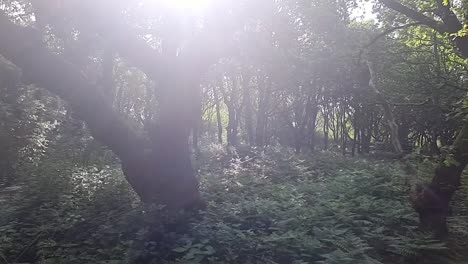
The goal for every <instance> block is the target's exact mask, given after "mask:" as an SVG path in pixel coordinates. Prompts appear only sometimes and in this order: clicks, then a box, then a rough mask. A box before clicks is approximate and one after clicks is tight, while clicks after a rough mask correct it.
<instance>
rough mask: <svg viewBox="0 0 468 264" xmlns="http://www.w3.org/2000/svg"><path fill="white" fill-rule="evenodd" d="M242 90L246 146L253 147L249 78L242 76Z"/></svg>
mask: <svg viewBox="0 0 468 264" xmlns="http://www.w3.org/2000/svg"><path fill="white" fill-rule="evenodd" d="M242 86H243V87H242V88H243V92H244V94H243V100H244V103H243V105H244V117H245V129H246V132H247V141H248V144H249V145H251V146H253V145H254V142H255V141H254V129H253V109H252V98H251V93H250V86H249V78H247V77H246V75H245V74H244V75H243V76H242Z"/></svg>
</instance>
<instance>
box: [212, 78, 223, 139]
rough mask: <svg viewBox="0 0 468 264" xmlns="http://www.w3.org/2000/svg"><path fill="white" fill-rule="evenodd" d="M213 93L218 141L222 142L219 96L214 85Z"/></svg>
mask: <svg viewBox="0 0 468 264" xmlns="http://www.w3.org/2000/svg"><path fill="white" fill-rule="evenodd" d="M213 95H214V100H215V108H216V123H217V125H218V143H219V144H223V124H222V120H221V109H220V105H219V100H220V99H219V96H218V90H217V89H216V87H213Z"/></svg>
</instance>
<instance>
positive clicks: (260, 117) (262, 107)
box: [255, 77, 269, 147]
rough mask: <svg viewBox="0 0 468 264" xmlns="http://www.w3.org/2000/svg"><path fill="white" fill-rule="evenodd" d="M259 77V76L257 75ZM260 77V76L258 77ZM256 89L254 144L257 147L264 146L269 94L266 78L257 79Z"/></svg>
mask: <svg viewBox="0 0 468 264" xmlns="http://www.w3.org/2000/svg"><path fill="white" fill-rule="evenodd" d="M258 78H259V77H258ZM259 79H260V78H259ZM258 89H259V96H258V100H259V104H258V112H257V128H256V137H255V140H256V142H255V143H256V145H257V146H258V147H264V146H265V143H266V142H265V133H266V125H267V124H266V123H267V118H268V117H267V110H268V105H269V95H268V90H269V88H268V85H267V83H266V80H258Z"/></svg>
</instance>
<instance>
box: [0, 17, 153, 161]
mask: <svg viewBox="0 0 468 264" xmlns="http://www.w3.org/2000/svg"><path fill="white" fill-rule="evenodd" d="M0 35H2V36H7V37H4V38H2V39H1V40H0V54H2V55H3V56H5V58H7V59H8V60H9V61H11V62H12V63H14V64H15V65H16V66H18V67H19V68H20V69H21V70H22V74H23V76H24V77H25V78H26V81H28V82H31V83H34V84H36V85H37V86H40V87H43V88H46V89H48V90H49V91H51V92H53V93H55V94H57V95H59V96H60V97H61V98H62V99H64V100H66V101H68V102H69V104H70V105H71V107H72V109H73V110H74V111H75V112H76V113H77V114H78V116H79V117H80V118H82V119H83V120H84V121H85V122H86V124H87V125H88V127H89V129H90V131H91V133H92V135H93V136H94V137H95V138H96V139H97V140H99V141H101V142H102V143H103V144H105V145H107V146H108V147H109V148H110V149H111V150H112V151H114V153H115V154H116V155H117V156H119V157H120V158H121V159H122V160H129V159H134V158H137V157H139V156H140V153H141V152H142V149H143V148H141V147H142V146H144V142H143V139H142V138H141V137H140V136H139V135H138V134H137V133H136V132H135V131H134V130H133V129H132V128H131V127H130V126H129V125H128V124H127V123H126V122H125V120H123V119H122V118H121V117H120V116H119V115H118V114H116V113H115V112H114V111H113V109H112V107H111V106H110V104H109V103H108V102H107V100H105V97H104V95H103V94H102V93H101V92H100V90H99V89H98V88H97V87H95V86H94V85H92V84H91V83H90V82H89V81H88V80H87V78H86V77H85V76H84V75H83V73H82V72H81V71H80V70H79V69H77V68H76V67H75V66H74V65H72V64H71V63H68V62H67V61H65V60H63V59H62V58H61V57H60V56H59V55H57V54H53V53H52V52H50V51H49V50H48V49H47V48H46V47H44V45H43V43H42V41H41V38H40V34H39V33H38V32H36V31H35V30H34V29H31V28H24V27H21V26H18V25H15V24H14V23H12V22H11V21H10V20H9V19H8V17H7V16H6V15H4V13H2V12H0ZM135 156H136V157H135Z"/></svg>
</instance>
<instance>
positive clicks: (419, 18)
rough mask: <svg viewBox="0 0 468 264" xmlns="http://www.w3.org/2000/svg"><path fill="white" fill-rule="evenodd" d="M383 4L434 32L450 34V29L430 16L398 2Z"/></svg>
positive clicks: (391, 1)
mask: <svg viewBox="0 0 468 264" xmlns="http://www.w3.org/2000/svg"><path fill="white" fill-rule="evenodd" d="M379 1H380V2H381V3H382V4H384V5H385V6H387V7H388V8H390V9H393V10H395V11H397V12H399V13H402V14H404V15H405V16H407V17H408V18H410V19H412V20H414V21H416V22H419V23H421V24H423V25H426V26H428V27H430V28H433V29H434V30H436V31H437V32H439V33H441V34H443V33H447V32H448V28H447V27H446V26H445V25H444V24H442V23H439V22H437V21H436V20H434V19H432V18H430V17H428V16H425V15H423V14H421V13H419V12H417V11H415V10H413V9H411V8H409V7H407V6H405V5H402V4H401V3H400V2H398V1H395V0H379Z"/></svg>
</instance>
